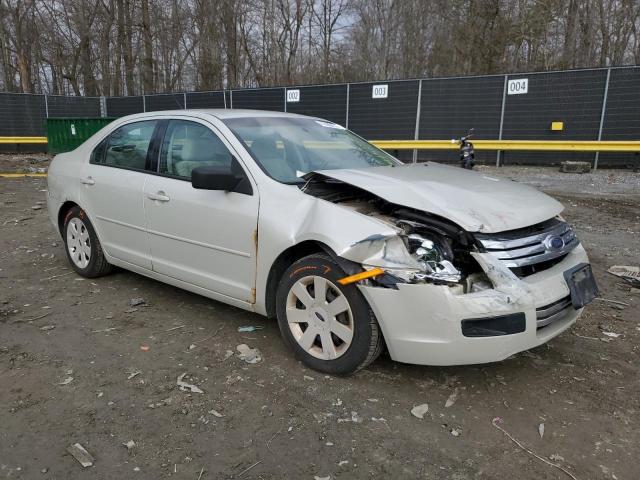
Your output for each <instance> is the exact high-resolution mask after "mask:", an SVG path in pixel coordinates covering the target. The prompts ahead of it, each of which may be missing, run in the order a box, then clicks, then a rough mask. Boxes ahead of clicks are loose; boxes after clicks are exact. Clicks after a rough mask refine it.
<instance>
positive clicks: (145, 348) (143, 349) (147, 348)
mask: <svg viewBox="0 0 640 480" xmlns="http://www.w3.org/2000/svg"><path fill="white" fill-rule="evenodd" d="M150 349H151V347H150V346H149V345H140V350H142V351H143V352H148V351H149V350H150Z"/></svg>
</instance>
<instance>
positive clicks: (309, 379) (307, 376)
mask: <svg viewBox="0 0 640 480" xmlns="http://www.w3.org/2000/svg"><path fill="white" fill-rule="evenodd" d="M302 378H303V379H304V380H308V381H310V382H313V381H314V380H315V378H313V377H310V376H309V375H304V376H303V377H302Z"/></svg>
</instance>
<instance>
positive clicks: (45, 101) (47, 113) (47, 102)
mask: <svg viewBox="0 0 640 480" xmlns="http://www.w3.org/2000/svg"><path fill="white" fill-rule="evenodd" d="M44 111H45V114H46V115H47V118H49V100H48V99H47V96H46V95H45V96H44Z"/></svg>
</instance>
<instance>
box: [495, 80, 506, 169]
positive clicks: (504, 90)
mask: <svg viewBox="0 0 640 480" xmlns="http://www.w3.org/2000/svg"><path fill="white" fill-rule="evenodd" d="M507 78H508V75H505V76H504V85H503V87H502V108H501V110H500V131H499V132H498V140H502V127H503V126H504V106H505V103H506V101H507ZM501 157H502V150H498V152H497V153H496V167H499V166H500V163H501Z"/></svg>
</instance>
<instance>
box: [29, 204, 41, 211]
mask: <svg viewBox="0 0 640 480" xmlns="http://www.w3.org/2000/svg"><path fill="white" fill-rule="evenodd" d="M31 210H42V205H34V206H33V207H31Z"/></svg>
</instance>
